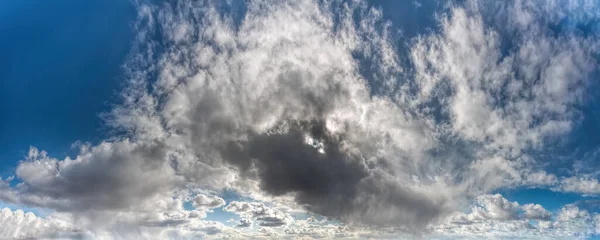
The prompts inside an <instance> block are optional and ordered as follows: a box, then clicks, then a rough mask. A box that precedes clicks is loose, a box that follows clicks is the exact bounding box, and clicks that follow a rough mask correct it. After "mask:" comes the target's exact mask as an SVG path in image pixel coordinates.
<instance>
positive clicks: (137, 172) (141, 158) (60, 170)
mask: <svg viewBox="0 0 600 240" xmlns="http://www.w3.org/2000/svg"><path fill="white" fill-rule="evenodd" d="M165 149H166V147H165V146H163V145H161V143H160V142H152V143H148V144H144V143H132V142H129V141H127V140H125V141H120V142H104V143H102V144H100V145H98V146H95V147H92V148H89V149H87V148H84V149H82V153H81V154H80V155H78V156H77V158H75V159H70V158H67V159H65V160H57V159H53V158H49V157H47V156H45V155H43V154H37V155H36V154H35V153H36V152H37V150H36V149H34V148H33V149H32V150H31V151H30V153H32V154H33V155H32V154H30V156H29V159H27V160H25V161H23V162H21V163H20V164H19V165H18V166H17V170H16V174H17V177H18V178H19V179H21V180H22V181H23V183H21V184H19V185H18V187H17V191H19V192H21V194H22V196H23V197H22V199H21V201H24V202H23V203H26V204H33V205H38V206H41V207H51V208H55V209H58V210H61V211H72V212H77V211H87V210H110V209H123V208H127V207H130V206H132V205H134V204H138V203H139V202H141V201H144V200H145V199H147V198H151V197H152V196H155V195H156V194H160V193H164V192H166V191H167V190H168V188H169V187H172V186H175V184H176V182H177V177H176V176H175V174H174V172H173V171H172V169H171V168H170V167H169V165H168V161H167V153H166V150H165ZM33 199H48V201H42V202H34V200H33ZM46 204H48V205H46Z"/></svg>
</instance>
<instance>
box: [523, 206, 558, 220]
mask: <svg viewBox="0 0 600 240" xmlns="http://www.w3.org/2000/svg"><path fill="white" fill-rule="evenodd" d="M521 208H522V209H523V217H524V218H526V219H536V220H546V221H547V220H550V217H551V216H552V214H551V213H550V212H549V211H548V210H546V209H544V207H542V205H539V204H533V203H528V204H525V205H523V206H522V207H521Z"/></svg>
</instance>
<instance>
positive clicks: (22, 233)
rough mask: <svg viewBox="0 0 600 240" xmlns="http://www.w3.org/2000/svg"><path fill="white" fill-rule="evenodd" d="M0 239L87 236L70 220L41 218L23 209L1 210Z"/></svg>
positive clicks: (51, 217)
mask: <svg viewBox="0 0 600 240" xmlns="http://www.w3.org/2000/svg"><path fill="white" fill-rule="evenodd" d="M0 226H1V227H0V239H34V238H35V239H37V238H75V237H81V236H85V233H84V232H83V231H81V230H80V229H78V228H77V227H76V226H75V225H73V223H72V222H71V221H69V220H68V219H62V218H61V217H60V216H48V217H45V218H41V217H38V216H36V215H35V214H33V213H31V212H24V211H23V210H21V209H17V210H14V211H13V210H10V209H8V208H3V209H2V210H0Z"/></svg>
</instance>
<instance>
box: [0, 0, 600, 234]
mask: <svg viewBox="0 0 600 240" xmlns="http://www.w3.org/2000/svg"><path fill="white" fill-rule="evenodd" d="M134 5H135V7H136V9H137V10H138V20H137V22H136V23H135V26H134V27H135V30H136V32H137V35H136V39H135V42H134V46H133V48H132V52H131V53H130V56H129V57H130V59H129V61H128V63H127V64H126V66H125V69H126V72H125V75H126V76H127V77H128V82H127V86H126V88H125V89H124V90H123V93H122V98H123V99H122V101H123V102H122V104H120V105H119V106H116V107H115V108H114V109H113V110H112V111H111V112H110V113H107V114H105V115H104V118H105V120H106V121H107V124H108V125H109V126H111V127H112V128H113V130H114V132H115V136H114V137H113V138H111V139H108V140H106V141H103V142H101V143H99V144H97V145H95V146H92V145H83V146H81V152H80V153H79V154H78V155H77V156H76V157H75V158H73V159H71V158H68V157H67V158H65V159H63V160H59V159H55V158H52V157H49V156H47V154H46V153H45V152H43V151H39V150H37V149H35V148H31V150H30V152H29V154H28V156H27V157H26V159H25V160H23V161H21V162H20V163H19V164H18V166H17V167H16V173H15V176H16V182H18V183H16V186H11V184H10V183H11V181H9V180H6V181H0V190H2V191H1V192H0V199H1V200H2V201H5V202H12V203H20V204H26V205H28V206H34V207H43V208H49V209H53V210H55V211H57V212H61V213H65V214H69V215H70V216H72V217H74V218H75V219H76V220H77V221H78V222H79V223H80V225H79V227H82V228H83V229H89V230H90V231H89V232H90V234H92V236H95V237H102V236H108V237H107V238H137V237H141V238H194V237H220V236H230V237H232V238H235V237H239V238H248V237H258V236H277V237H281V236H283V235H285V234H290V235H292V236H301V237H304V236H318V237H321V236H323V237H330V238H340V237H345V236H348V237H355V238H356V237H359V238H360V237H364V238H368V237H372V236H377V234H382V236H384V235H385V234H390V233H391V234H397V232H398V231H406V232H420V231H432V232H434V233H439V234H442V235H445V234H447V235H455V236H494V234H496V235H497V236H505V237H510V236H515V234H521V233H523V234H527V236H535V234H538V235H539V236H544V235H545V234H547V235H548V236H566V237H570V236H573V234H572V233H573V232H574V231H575V230H581V229H580V228H579V227H578V226H583V227H586V228H590V226H589V225H585V224H584V225H577V224H579V222H577V223H575V222H576V221H571V220H573V219H583V218H585V219H591V218H592V217H590V216H587V217H586V216H584V215H585V214H583V213H574V212H575V210H574V209H572V208H571V207H568V208H565V209H563V210H561V212H560V213H559V214H558V215H557V216H556V221H553V220H552V215H551V213H549V212H548V211H547V210H545V209H544V208H543V207H542V206H541V205H537V204H525V205H520V204H518V203H516V202H511V201H509V200H507V199H505V198H504V197H503V196H501V195H499V194H495V195H488V194H484V195H481V193H486V192H491V191H494V190H496V189H499V188H502V187H518V186H534V187H547V188H552V187H556V186H560V187H559V188H557V189H561V191H567V192H578V193H585V194H591V193H594V192H597V191H598V190H597V189H596V187H597V186H596V185H597V181H595V180H593V179H579V178H574V177H557V176H556V175H554V174H553V173H550V172H547V171H549V170H548V169H543V168H542V167H540V166H543V164H542V165H540V163H544V159H539V158H538V157H539V156H540V154H536V153H543V152H544V151H545V150H547V145H546V144H547V143H551V142H553V141H554V140H555V139H556V138H557V137H560V136H564V135H565V134H567V133H568V132H569V131H570V130H571V129H572V128H573V127H574V126H576V124H577V123H578V120H579V119H580V117H581V113H580V112H579V110H578V109H579V108H578V107H579V106H580V105H581V104H582V103H583V101H584V95H585V94H586V87H587V86H589V84H590V82H589V75H590V74H591V73H593V72H594V71H597V61H596V59H595V58H594V56H595V55H594V54H597V51H598V46H597V42H598V41H597V39H596V37H594V36H592V35H586V34H575V33H573V32H561V31H558V32H556V31H554V30H552V26H554V25H556V24H557V23H559V22H560V21H561V19H562V18H564V15H565V14H568V15H570V14H574V13H575V12H581V11H580V10H578V9H582V8H578V7H571V8H569V9H568V10H566V12H565V11H563V8H562V5H560V4H558V5H552V4H548V5H546V6H545V8H542V9H538V8H537V6H538V5H532V4H529V3H527V2H524V1H503V2H497V1H484V0H470V1H466V2H465V3H464V4H461V5H452V6H450V7H449V8H448V9H446V10H445V12H441V13H440V14H439V15H438V17H439V18H438V20H439V29H438V30H436V31H431V32H428V33H427V34H425V35H422V36H418V37H416V38H415V39H413V40H411V41H410V42H409V43H405V44H407V45H408V46H409V49H410V51H409V53H410V54H409V55H408V56H398V54H397V51H396V49H395V47H394V46H395V41H396V40H397V39H395V38H394V34H393V31H392V30H393V26H392V25H391V24H390V23H389V22H387V21H386V20H385V19H383V13H382V12H381V10H380V9H377V8H373V7H370V6H369V4H367V3H366V2H364V1H334V0H332V1H313V0H301V1H271V0H255V1H248V2H244V3H238V2H229V1H209V0H206V1H188V0H181V1H171V2H168V3H160V4H157V3H156V2H154V1H143V0H142V1H136V2H135V3H134ZM240 5H243V9H244V10H243V11H234V10H232V9H237V8H238V7H240ZM488 11H493V12H494V13H497V14H487V13H488ZM594 17H595V16H591V15H589V14H582V15H578V19H580V20H581V21H584V20H589V19H593V18H594ZM405 62H408V63H409V64H407V65H406V66H404V65H401V63H405ZM365 65H368V66H369V69H368V71H366V70H365V69H364V66H365ZM553 189H554V188H553ZM224 190H227V191H234V192H236V193H238V194H240V195H243V196H244V197H248V198H250V199H256V200H257V201H230V202H229V203H228V204H227V203H226V202H225V200H224V199H223V198H221V197H219V196H218V195H219V193H221V192H222V191H224ZM186 202H190V203H191V204H192V206H193V207H194V209H193V210H186V209H185V208H184V207H183V205H184V203H186ZM469 202H472V203H473V205H472V206H471V208H470V209H471V211H470V212H469V213H462V212H458V211H457V210H458V209H460V207H461V206H464V205H465V203H469ZM226 204H227V205H226ZM283 205H285V206H288V207H294V208H297V209H301V210H302V211H307V212H310V213H311V214H315V215H320V216H324V217H328V218H330V219H334V220H335V221H336V222H335V223H332V222H317V221H316V220H314V219H312V220H296V219H295V218H294V217H293V216H292V214H291V213H290V211H288V210H285V209H284V208H283V207H280V206H283ZM223 206H225V207H224V208H223V209H224V210H225V211H227V212H231V213H235V214H237V215H238V216H239V217H240V220H239V221H238V222H237V227H229V226H226V225H225V224H223V223H219V222H214V221H209V220H205V219H204V218H205V217H206V216H207V214H208V213H210V212H212V211H213V209H215V208H220V207H223ZM578 212H579V211H578ZM582 214H583V215H582ZM588 215H589V213H588ZM569 219H570V220H569ZM530 221H536V223H535V224H531V223H530ZM587 221H588V222H589V220H587ZM253 227H255V230H256V231H255V232H254V233H252V234H250V233H248V231H249V230H248V229H254V228H253ZM131 229H142V230H140V231H132V230H131ZM532 229H533V230H532ZM557 229H558V230H557ZM572 229H575V230H573V231H571V230H572ZM554 230H556V231H554ZM559 230H560V231H559ZM345 233H347V234H348V235H344V234H345ZM469 234H471V235H469ZM531 234H533V235H531ZM561 234H563V235H561Z"/></svg>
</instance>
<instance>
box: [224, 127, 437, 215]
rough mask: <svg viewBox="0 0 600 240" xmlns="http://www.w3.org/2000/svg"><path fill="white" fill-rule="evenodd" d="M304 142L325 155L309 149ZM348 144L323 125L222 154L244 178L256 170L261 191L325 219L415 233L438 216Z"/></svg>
mask: <svg viewBox="0 0 600 240" xmlns="http://www.w3.org/2000/svg"><path fill="white" fill-rule="evenodd" d="M307 136H308V137H310V138H312V139H313V140H314V141H318V142H320V144H321V145H322V148H323V150H322V151H320V150H319V149H318V147H315V146H313V145H310V144H308V143H307V142H306V138H307ZM347 144H348V142H346V140H345V139H344V137H343V135H332V134H330V133H328V132H327V130H326V129H325V127H324V125H323V123H322V122H319V121H312V122H294V123H289V130H288V131H286V132H283V133H267V134H259V135H251V137H250V138H249V139H248V140H247V141H237V142H231V143H230V144H229V146H228V147H227V148H226V149H224V150H223V151H222V153H223V156H224V159H226V160H227V161H228V162H229V163H231V164H233V165H235V166H237V167H238V168H239V169H240V171H242V172H245V171H250V170H253V168H256V169H257V170H258V173H259V178H260V183H261V185H260V186H261V188H262V190H264V191H266V192H267V193H270V194H272V195H282V194H288V193H295V194H296V198H295V199H296V201H297V202H298V203H299V204H301V205H303V206H305V207H306V208H307V209H308V210H310V211H313V212H316V213H319V214H322V215H324V216H328V217H334V218H340V219H342V220H347V221H353V222H357V223H369V224H380V225H389V224H390V223H391V224H392V225H395V224H399V225H403V224H409V225H412V226H413V227H414V226H423V225H424V224H425V223H427V222H428V221H430V220H432V219H434V218H435V217H436V216H438V215H439V214H440V213H441V211H442V210H441V203H435V202H434V201H432V200H430V199H429V198H427V197H426V196H424V195H421V194H419V193H416V192H414V191H411V190H408V189H405V188H403V187H401V186H399V185H397V184H395V183H393V182H392V181H391V180H387V179H386V178H385V177H384V176H383V173H381V172H380V171H378V170H376V169H375V168H372V167H369V165H368V164H366V161H365V160H364V157H363V156H361V155H359V154H358V153H352V152H351V151H350V150H348V149H345V147H347V146H345V145H347ZM399 220H404V221H399Z"/></svg>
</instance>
